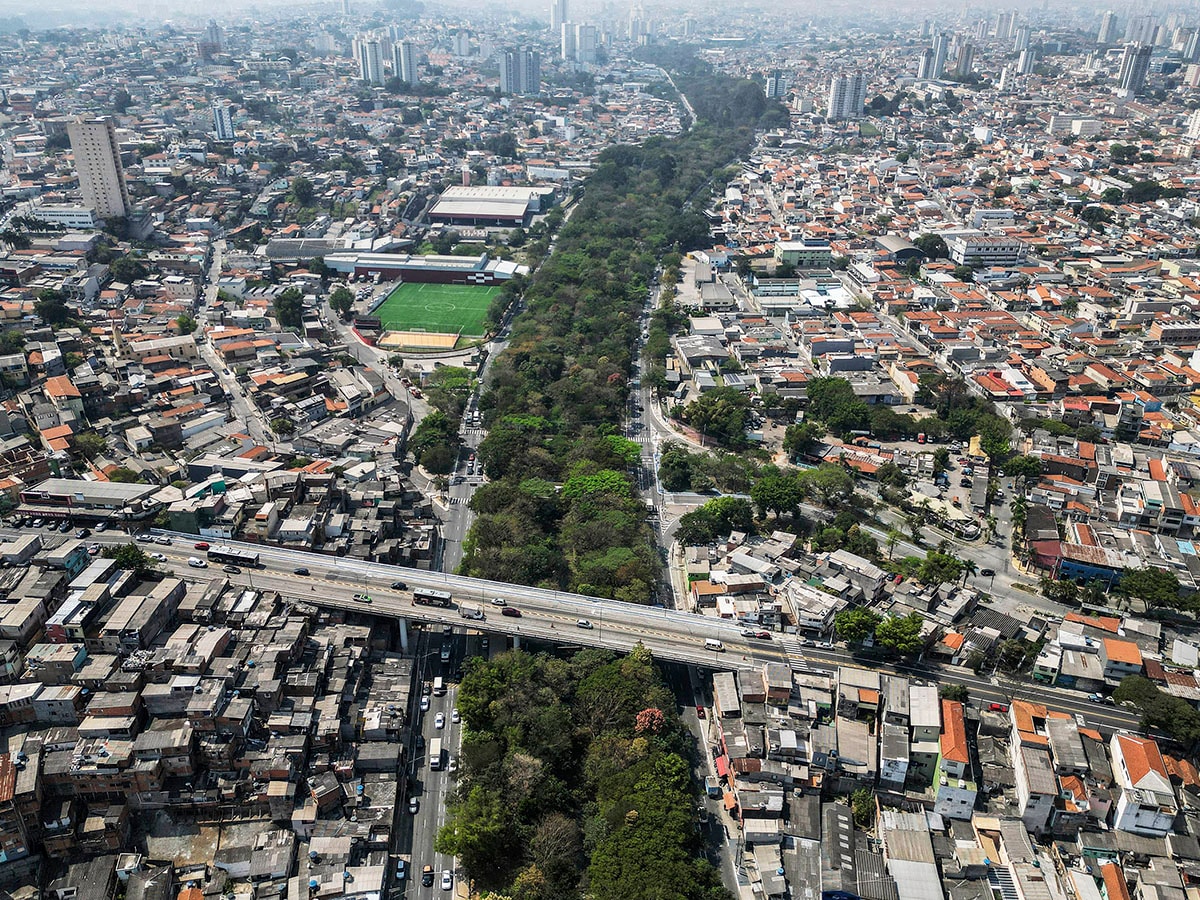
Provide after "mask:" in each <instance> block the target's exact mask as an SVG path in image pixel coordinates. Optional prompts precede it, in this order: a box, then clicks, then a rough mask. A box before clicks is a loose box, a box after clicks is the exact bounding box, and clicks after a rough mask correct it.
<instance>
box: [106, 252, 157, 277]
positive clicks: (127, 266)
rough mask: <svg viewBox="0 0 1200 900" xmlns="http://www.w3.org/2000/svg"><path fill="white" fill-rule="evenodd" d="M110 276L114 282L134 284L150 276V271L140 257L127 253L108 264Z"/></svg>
mask: <svg viewBox="0 0 1200 900" xmlns="http://www.w3.org/2000/svg"><path fill="white" fill-rule="evenodd" d="M108 274H110V275H111V276H112V277H113V280H114V281H120V282H123V283H125V284H133V282H135V281H140V280H141V279H143V278H145V277H146V276H147V275H149V274H150V269H149V267H147V265H146V264H145V263H144V262H143V261H142V260H141V258H140V257H138V256H135V255H134V254H132V253H126V254H125V255H124V256H118V257H117V258H116V259H114V260H113V261H112V262H110V263H109V264H108Z"/></svg>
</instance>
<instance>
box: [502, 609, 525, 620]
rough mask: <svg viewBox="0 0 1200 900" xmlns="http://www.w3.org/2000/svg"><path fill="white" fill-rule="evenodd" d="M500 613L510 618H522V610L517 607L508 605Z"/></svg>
mask: <svg viewBox="0 0 1200 900" xmlns="http://www.w3.org/2000/svg"><path fill="white" fill-rule="evenodd" d="M500 615H502V616H508V617H509V618H510V619H519V618H521V611H520V610H519V609H516V608H515V607H512V606H506V607H504V609H502V610H500Z"/></svg>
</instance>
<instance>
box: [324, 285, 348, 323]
mask: <svg viewBox="0 0 1200 900" xmlns="http://www.w3.org/2000/svg"><path fill="white" fill-rule="evenodd" d="M329 305H330V306H332V307H333V310H334V312H336V313H337V314H338V315H339V316H341V317H342V318H343V319H344V318H346V316H347V315H349V313H350V310H351V309H353V308H354V294H353V293H351V292H350V289H349V288H348V287H346V286H345V285H344V284H339V285H338V286H337V287H336V288H334V290H333V293H332V294H330V295H329Z"/></svg>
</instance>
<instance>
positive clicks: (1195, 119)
mask: <svg viewBox="0 0 1200 900" xmlns="http://www.w3.org/2000/svg"><path fill="white" fill-rule="evenodd" d="M1184 136H1185V137H1186V138H1187V139H1188V140H1189V141H1195V140H1200V109H1198V110H1196V111H1195V112H1194V113H1192V114H1191V115H1190V116H1188V120H1187V133H1186V134H1185V135H1184Z"/></svg>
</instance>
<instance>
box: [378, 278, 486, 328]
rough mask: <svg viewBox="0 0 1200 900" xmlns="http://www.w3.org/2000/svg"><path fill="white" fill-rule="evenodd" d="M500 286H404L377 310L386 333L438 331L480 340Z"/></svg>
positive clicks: (412, 284)
mask: <svg viewBox="0 0 1200 900" xmlns="http://www.w3.org/2000/svg"><path fill="white" fill-rule="evenodd" d="M499 292H500V288H498V287H482V286H476V285H469V284H417V283H409V284H402V285H400V286H399V287H397V288H396V289H395V290H394V291H392V292H391V294H389V295H388V298H387V299H386V300H384V301H383V303H381V304H380V305H379V306H378V307H377V308H376V310H375V315H377V316H379V320H380V322H381V323H382V325H383V328H384V330H385V331H437V332H445V333H460V332H461V333H462V334H463V335H464V336H470V337H479V336H481V335H482V334H483V320H484V317H485V316H486V314H487V311H488V307H489V306H490V305H491V302H492V298H493V297H494V296H496V294H498V293H499Z"/></svg>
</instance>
